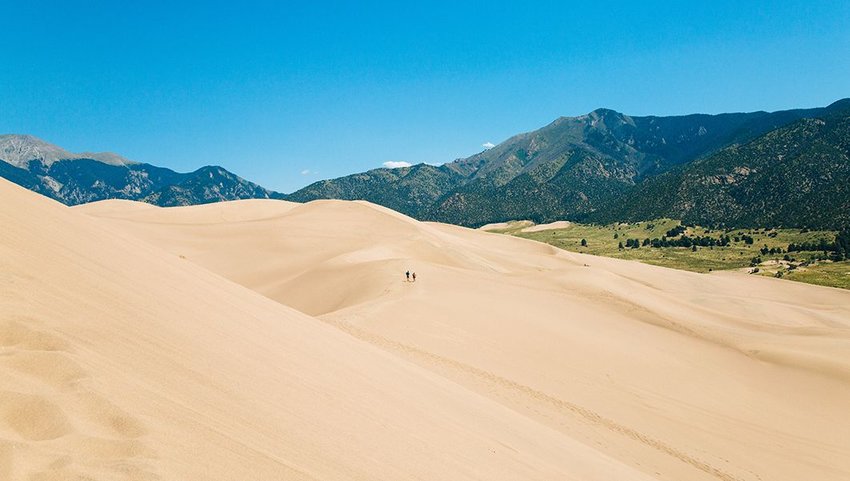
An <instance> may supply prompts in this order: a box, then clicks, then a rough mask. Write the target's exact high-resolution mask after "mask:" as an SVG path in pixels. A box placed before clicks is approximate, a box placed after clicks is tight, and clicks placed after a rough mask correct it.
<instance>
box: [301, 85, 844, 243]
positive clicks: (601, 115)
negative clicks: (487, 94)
mask: <svg viewBox="0 0 850 481" xmlns="http://www.w3.org/2000/svg"><path fill="white" fill-rule="evenodd" d="M848 103H850V100H844V101H839V102H836V103H834V104H832V105H830V106H829V107H825V108H816V109H799V110H787V111H780V112H772V113H768V112H752V113H733V114H720V115H703V114H695V115H686V116H671V117H657V116H646V117H639V116H629V115H625V114H622V113H619V112H616V111H613V110H609V109H598V110H595V111H593V112H591V113H589V114H587V115H582V116H579V117H561V118H559V119H557V120H555V121H554V122H552V123H551V124H549V125H547V126H545V127H543V128H541V129H539V130H536V131H534V132H529V133H524V134H519V135H516V136H514V137H512V138H510V139H508V140H506V141H504V142H502V143H501V144H499V145H497V146H495V147H493V148H492V149H489V150H486V151H483V152H481V153H479V154H476V155H473V156H471V157H469V158H466V159H459V160H456V161H454V162H451V163H448V164H445V165H443V166H440V167H432V166H424V165H417V166H414V167H410V168H406V169H393V170H390V169H376V170H373V171H369V172H367V173H365V174H355V175H351V176H347V177H343V178H339V179H332V180H326V181H321V182H317V183H314V184H312V185H309V186H307V187H305V188H304V189H301V190H299V191H297V192H295V193H294V194H292V195H291V196H289V198H290V199H292V200H298V201H307V200H312V199H318V198H339V199H364V200H369V201H371V202H375V203H378V204H383V205H386V206H388V207H391V208H394V209H397V210H401V211H402V212H405V213H407V214H409V215H412V216H414V217H417V218H420V219H427V220H439V221H443V222H450V223H455V224H461V225H470V226H477V225H481V224H485V223H489V222H498V221H504V220H510V219H520V218H522V219H532V220H535V221H538V222H542V221H550V220H557V219H583V218H588V217H591V216H598V214H595V213H596V212H597V211H599V210H600V209H602V208H609V207H608V206H611V205H617V203H618V202H619V201H620V200H622V199H625V197H624V196H626V195H627V193H629V192H631V191H632V190H633V189H634V188H635V186H637V185H641V184H642V183H643V182H645V181H646V180H648V179H653V178H655V177H657V176H659V175H662V174H664V173H665V172H669V171H672V170H675V169H677V168H679V166H682V165H687V164H689V163H691V162H694V161H696V160H697V159H701V158H704V157H707V156H709V155H710V154H713V153H715V152H717V151H719V150H721V149H723V148H726V147H730V146H736V145H742V144H745V143H747V142H750V141H752V140H753V139H756V138H758V137H760V136H762V135H764V134H766V133H768V132H771V131H773V130H775V129H777V128H780V127H783V126H786V125H788V124H790V123H792V122H795V121H798V120H800V119H804V118H818V117H822V116H825V115H830V114H831V113H834V112H838V111H841V110H842V109H843V108H845V107H846V106H847V104H848Z"/></svg>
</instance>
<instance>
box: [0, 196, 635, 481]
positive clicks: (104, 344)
mask: <svg viewBox="0 0 850 481" xmlns="http://www.w3.org/2000/svg"><path fill="white" fill-rule="evenodd" d="M0 199H2V206H0V225H2V226H3V229H2V231H0V286H2V289H0V479H3V480H15V481H17V480H27V481H29V480H36V481H40V480H89V479H98V480H101V479H102V480H114V479H132V480H158V479H161V480H234V479H245V480H289V479H394V480H395V479H541V480H545V479H576V480H579V479H598V480H605V479H632V478H634V479H650V478H649V477H646V476H642V475H641V474H640V473H639V472H638V471H636V470H635V469H633V468H631V467H629V466H627V465H625V464H623V463H621V462H619V461H617V460H615V459H613V458H611V457H610V456H607V455H605V454H604V453H602V452H599V451H597V450H595V449H593V448H592V447H589V446H586V445H584V444H582V443H581V442H578V441H576V440H574V439H572V438H570V437H569V436H565V435H563V434H562V433H560V432H558V431H557V430H555V429H552V428H551V427H549V426H547V425H546V424H545V423H540V422H537V421H535V420H533V419H530V418H528V417H526V416H523V415H522V414H520V413H518V412H516V411H513V410H511V409H509V408H507V407H505V406H504V405H502V404H500V403H498V402H496V401H493V400H491V399H488V398H487V397H486V396H481V395H479V394H477V393H475V392H473V391H470V390H468V389H466V388H464V387H463V386H460V385H458V384H456V383H454V382H452V381H450V380H448V379H446V378H444V377H442V376H439V375H437V374H435V373H433V372H431V371H429V370H426V369H423V368H421V367H418V366H416V365H415V364H413V363H411V362H408V361H406V360H404V359H401V358H400V357H398V356H395V355H392V354H389V353H387V352H386V351H384V350H381V349H378V348H376V347H374V346H372V345H370V344H369V343H367V342H364V341H362V340H360V339H357V338H355V337H352V336H350V335H349V334H347V333H345V332H343V331H341V330H339V329H337V328H335V327H333V326H329V325H327V324H326V323H323V322H321V321H318V320H316V319H314V318H312V317H309V316H307V315H304V314H301V313H299V312H297V311H295V310H293V309H291V308H289V307H286V306H284V305H281V304H279V303H277V302H275V301H273V300H270V299H268V298H266V297H263V296H261V295H259V294H257V293H255V292H253V291H251V290H249V289H246V288H244V287H242V286H240V285H238V284H235V283H233V282H230V281H228V280H226V279H224V278H222V277H220V276H218V275H217V274H214V273H211V272H209V271H208V270H206V269H204V268H202V267H200V266H198V265H196V264H194V263H192V262H190V261H188V260H186V259H182V258H180V257H179V256H176V255H171V254H169V253H167V252H165V251H163V250H161V249H159V248H157V247H154V246H152V245H150V244H148V243H146V242H143V241H141V240H138V239H135V238H132V237H130V236H129V235H123V234H121V233H118V232H116V230H115V229H113V228H109V227H104V226H103V223H102V222H99V221H97V220H95V219H92V218H90V217H88V216H86V215H83V214H81V213H79V212H74V211H73V210H71V209H68V208H66V207H64V206H61V205H59V204H57V203H55V202H53V201H50V200H47V199H44V198H41V197H39V196H37V195H35V194H32V193H30V192H27V191H23V190H22V189H20V188H18V187H16V186H13V185H11V184H9V183H8V182H6V181H0ZM124 206H127V207H129V208H130V210H138V211H139V212H142V211H144V209H137V207H138V206H134V205H128V204H124ZM124 206H122V207H124ZM283 206H284V204H275V205H274V206H273V207H274V208H273V209H272V211H274V210H275V209H277V208H279V207H283ZM248 207H253V206H250V204H249V205H248ZM264 209H265V207H264V206H262V205H260V206H259V207H258V210H257V211H253V210H252V211H250V212H260V213H262V212H264ZM203 211H204V210H203V209H201V210H200V211H199V212H202V213H203ZM272 213H273V212H272ZM181 214H182V213H181ZM264 215H265V214H264ZM201 217H203V215H201ZM237 218H240V219H241V218H242V217H240V216H238V215H237Z"/></svg>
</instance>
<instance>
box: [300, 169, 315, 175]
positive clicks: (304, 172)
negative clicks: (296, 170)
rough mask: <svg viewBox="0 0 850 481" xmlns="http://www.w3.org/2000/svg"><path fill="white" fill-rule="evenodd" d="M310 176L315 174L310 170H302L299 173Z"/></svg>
mask: <svg viewBox="0 0 850 481" xmlns="http://www.w3.org/2000/svg"><path fill="white" fill-rule="evenodd" d="M310 174H315V172H313V171H312V170H310V169H304V170H302V171H301V175H310Z"/></svg>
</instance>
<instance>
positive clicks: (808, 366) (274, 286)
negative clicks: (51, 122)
mask: <svg viewBox="0 0 850 481" xmlns="http://www.w3.org/2000/svg"><path fill="white" fill-rule="evenodd" d="M106 204H109V202H108V201H107V202H106ZM265 204H268V205H265ZM274 204H275V201H253V202H252V203H251V204H250V205H249V204H247V203H240V202H235V203H227V204H219V205H212V206H201V207H194V208H191V209H182V208H176V209H144V210H134V209H126V210H125V212H123V213H122V212H121V209H120V208H115V207H117V206H114V205H113V206H111V207H109V209H111V213H110V215H109V216H103V215H98V213H97V212H96V210H97V209H104V208H106V207H105V206H98V205H97V204H93V205H89V206H81V207H78V208H76V210H79V211H81V212H84V213H88V214H89V215H92V216H94V217H98V218H99V219H100V220H102V221H104V222H105V223H106V224H108V225H109V226H110V228H111V229H114V230H115V231H116V232H120V233H127V234H130V235H133V236H136V237H138V238H140V239H143V240H144V241H146V242H149V243H151V244H154V245H156V246H158V247H160V248H163V249H165V250H167V251H169V252H170V253H171V254H172V255H174V256H175V257H178V258H179V257H180V256H182V257H184V258H185V260H186V261H189V262H191V263H195V264H197V265H199V266H203V267H204V268H207V269H209V270H210V271H213V272H215V273H217V274H219V275H221V276H223V277H225V278H227V279H230V280H232V281H234V282H236V283H239V284H241V285H243V286H245V287H247V288H249V289H251V290H254V291H256V292H258V293H261V294H263V295H264V296H266V297H268V298H270V299H273V300H275V301H277V302H279V303H281V304H283V305H287V306H290V307H293V308H295V309H297V310H298V311H301V312H303V313H305V314H308V315H310V316H314V317H316V318H317V319H319V320H321V321H323V322H325V323H326V324H328V325H330V326H332V327H334V328H336V329H337V330H341V331H342V332H345V333H347V334H349V335H350V336H352V337H353V338H356V339H359V340H361V341H363V342H365V343H368V344H372V345H373V346H375V347H378V348H380V349H382V350H384V351H385V352H388V353H390V354H391V355H393V356H394V357H396V358H400V359H404V360H408V361H411V362H413V363H415V364H417V365H419V366H420V367H422V368H424V369H426V370H428V371H430V372H433V373H435V374H437V375H439V376H441V377H444V378H448V379H450V380H452V381H453V382H456V383H458V384H459V385H461V386H463V387H464V388H465V389H467V390H469V391H470V392H475V393H478V394H479V395H481V396H484V397H487V398H489V399H491V400H493V401H495V402H497V403H499V404H501V405H502V406H504V407H506V408H508V409H510V410H511V411H513V412H516V413H519V414H521V415H523V416H525V417H528V418H530V419H534V420H535V421H536V422H538V423H540V424H543V425H545V426H548V427H549V428H551V429H553V430H555V431H557V432H559V433H560V434H562V435H564V436H567V437H569V438H570V439H574V440H576V441H578V442H580V443H582V444H584V445H587V446H592V447H593V448H594V449H597V450H599V451H600V452H602V453H604V454H605V455H606V456H610V457H612V458H615V459H617V460H618V461H620V462H622V463H624V464H626V465H628V466H630V467H631V468H633V469H634V470H635V471H636V472H641V473H643V474H645V475H647V476H650V477H651V478H654V479H669V480H674V479H693V480H701V479H706V480H709V479H723V480H758V479H777V480H782V479H788V480H794V479H828V480H829V479H835V480H839V479H846V478H848V477H850V461H848V460H850V441H848V440H850V416H848V415H847V411H846V405H848V404H847V403H848V401H850V389H849V388H848V386H849V385H850V357H848V355H847V352H850V349H848V348H850V293H848V292H847V291H842V290H838V289H830V288H822V287H818V286H811V285H805V284H798V283H791V282H783V281H780V280H775V279H767V278H756V277H753V276H746V275H741V274H733V273H723V274H717V275H704V274H695V273H689V272H683V271H676V270H671V269H665V268H660V267H655V266H649V265H644V264H639V263H634V262H627V261H621V260H616V259H606V258H600V257H593V256H586V255H581V254H575V253H568V252H564V251H560V250H557V249H555V248H553V247H551V246H547V245H543V244H539V243H536V242H532V241H528V240H524V239H517V238H512V237H507V236H501V235H497V234H490V233H486V232H481V231H474V230H470V229H464V228H459V227H455V226H448V225H443V224H433V223H421V222H417V221H415V220H413V219H410V218H408V217H405V216H403V215H401V214H398V213H395V212H393V211H390V210H388V209H385V208H382V207H377V206H374V205H371V204H368V203H365V202H343V201H317V202H311V203H308V204H303V205H293V204H285V205H280V206H276V205H274ZM260 206H262V207H260ZM275 209H277V210H276V212H275V213H274V214H273V215H270V214H269V212H270V211H271V210H275ZM236 210H238V211H240V214H239V215H238V218H239V220H238V221H227V220H221V221H218V222H205V223H203V224H201V223H198V222H197V221H196V220H195V219H196V217H197V218H203V219H215V218H217V217H216V216H218V218H221V216H220V215H219V214H220V213H221V212H227V211H236ZM190 211H191V212H190ZM201 212H204V213H201ZM408 269H411V270H414V271H416V272H417V274H418V280H417V282H416V283H409V282H405V281H404V276H403V273H404V272H405V271H406V270H408Z"/></svg>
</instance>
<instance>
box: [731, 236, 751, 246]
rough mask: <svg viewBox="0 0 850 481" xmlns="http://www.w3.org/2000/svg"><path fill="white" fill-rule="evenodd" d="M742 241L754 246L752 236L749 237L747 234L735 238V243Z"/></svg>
mask: <svg viewBox="0 0 850 481" xmlns="http://www.w3.org/2000/svg"><path fill="white" fill-rule="evenodd" d="M741 241H744V244H750V245H752V243H753V238H752V236H749V235H747V234H741V235H736V236H735V242H741Z"/></svg>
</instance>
